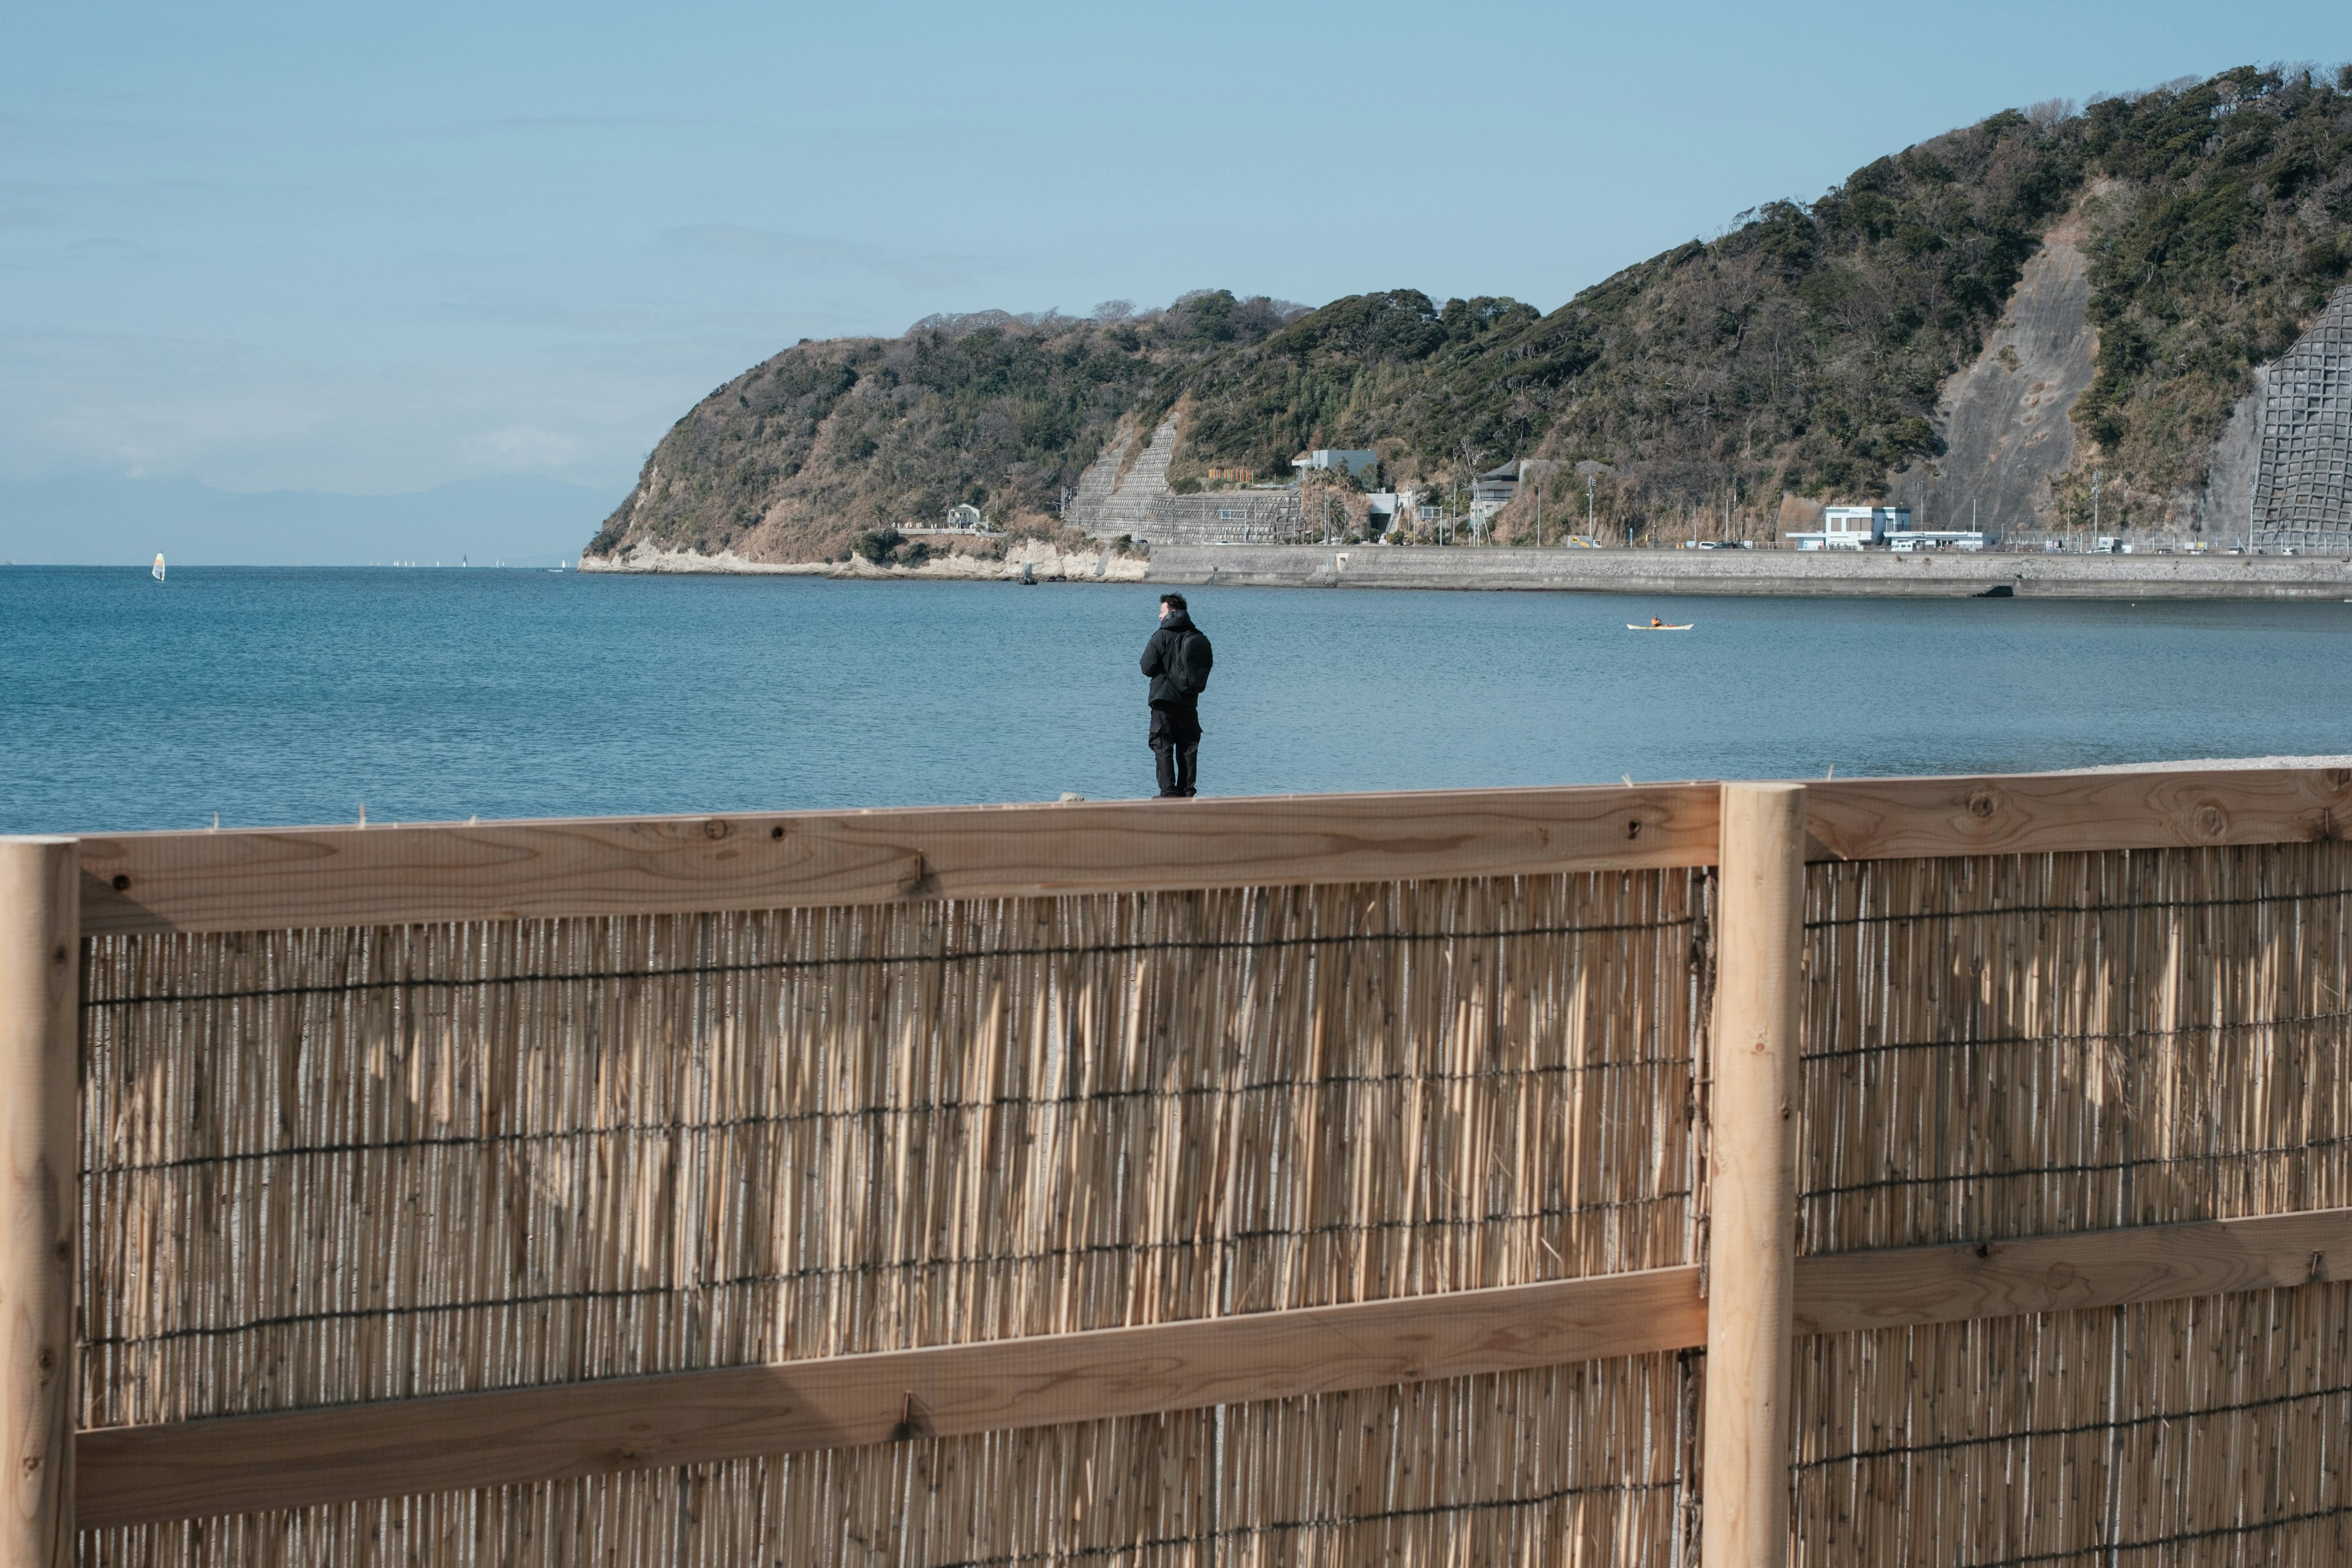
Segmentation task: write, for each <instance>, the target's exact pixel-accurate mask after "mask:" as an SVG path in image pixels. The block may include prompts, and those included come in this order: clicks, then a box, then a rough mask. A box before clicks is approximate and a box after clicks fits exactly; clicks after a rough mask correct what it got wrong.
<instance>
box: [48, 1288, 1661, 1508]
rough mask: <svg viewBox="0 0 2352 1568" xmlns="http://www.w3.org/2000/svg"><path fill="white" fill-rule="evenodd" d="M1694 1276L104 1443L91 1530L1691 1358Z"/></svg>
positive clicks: (467, 1401) (676, 1379) (1103, 1334)
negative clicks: (1680, 1350) (1661, 1352)
mask: <svg viewBox="0 0 2352 1568" xmlns="http://www.w3.org/2000/svg"><path fill="white" fill-rule="evenodd" d="M1705 1333H1706V1325H1705V1309H1704V1308H1703V1307H1702V1306H1701V1305H1700V1303H1699V1299H1698V1270H1697V1269H1696V1268H1659V1269H1651V1270H1645V1271H1643V1272H1641V1273H1634V1274H1622V1275H1612V1276H1608V1277H1604V1278H1601V1279H1575V1280H1566V1281H1561V1282H1559V1283H1554V1284H1547V1285H1528V1286H1521V1287H1517V1288H1513V1289H1496V1290H1473V1291H1466V1292H1462V1293H1459V1294H1454V1295H1445V1296H1428V1297H1419V1298H1413V1299H1410V1300H1393V1301H1378V1302H1368V1303H1363V1304H1359V1305H1351V1306H1343V1307H1328V1308H1318V1309H1309V1310H1298V1311H1286V1312H1266V1313H1260V1314H1255V1315H1252V1316H1248V1317H1240V1318H1226V1319H1219V1320H1214V1321H1206V1322H1188V1323H1171V1324H1166V1325H1161V1326H1157V1327H1150V1328H1134V1329H1110V1330H1104V1331H1097V1332H1092V1333H1079V1334H1066V1335H1058V1336H1054V1337H1051V1338H1040V1339H1028V1340H1012V1341H1003V1342H995V1343H988V1344H971V1345H950V1346H942V1347H940V1348H936V1349H930V1350H917V1351H899V1352H887V1353H883V1354H877V1355H859V1356H844V1357H839V1358H835V1359H831V1360H824V1361H811V1362H798V1363H788V1364H785V1365H781V1366H761V1367H745V1368H739V1369H734V1370H730V1371H721V1372H697V1373H674V1374H670V1375H667V1376H660V1377H643V1378H626V1379H616V1380H613V1381H608V1382H601V1383H585V1384H568V1385H564V1386H561V1387H554V1388H537V1389H525V1390H518V1391H515V1392H512V1393H501V1394H459V1395H452V1396H448V1397H445V1398H438V1399H416V1400H405V1401H401V1402H398V1403H393V1404H382V1405H356V1406H345V1407H341V1408H336V1409H327V1410H314V1411H304V1412H300V1413H296V1414H289V1415H249V1416H237V1417H229V1418H226V1419H221V1420H212V1421H197V1422H184V1423H178V1424H174V1425H170V1426H129V1427H115V1428H110V1429H106V1430H101V1431H95V1432H87V1433H84V1434H83V1435H82V1436H81V1438H80V1440H79V1459H80V1484H79V1494H78V1497H77V1507H78V1511H79V1520H80V1523H81V1526H82V1528H84V1529H104V1528H108V1527H110V1526H114V1525H122V1524H137V1523H143V1522H149V1521H160V1520H171V1519H191V1518H201V1517H205V1516H208V1515H215V1514H226V1513H241V1512H252V1511H257V1510H265V1509H278V1508H296V1507H302V1506H306V1505H309V1504H314V1503H326V1502H335V1501H341V1500H352V1499H360V1498H376V1497H395V1496H402V1495H405V1494H408V1493H413V1492H429V1491H446V1490H455V1489H466V1488H471V1487H483V1486H498V1485H502V1484H506V1483H510V1482H524V1481H534V1480H543V1479H554V1478H560V1477H564V1476H583V1475H595V1474H600V1473H604V1472H608V1471H614V1470H625V1469H641V1468H661V1467H666V1466H671V1465H686V1464H697V1463H702V1462H705V1461H709V1460H717V1459H727V1458H741V1457H745V1456H750V1455H755V1454H779V1453H788V1452H793V1451H795V1450H803V1449H811V1448H832V1447H850V1446H855V1445H860V1444H867V1443H883V1442H889V1441H893V1440H903V1439H906V1438H909V1437H916V1436H958V1435H961V1434H966V1433H973V1432H984V1431H992V1430H997V1429H1002V1428H1009V1427H1021V1426H1046V1425H1051V1424H1054V1423H1057V1422H1066V1421H1086V1420H1097V1419H1102V1418H1106V1417H1110V1416H1118V1415H1150V1414H1155V1413H1158V1412H1160V1411H1168V1410H1184V1409H1197V1408H1201V1407H1203V1406H1207V1405H1224V1404H1232V1403H1237V1402H1241V1401H1245V1400H1259V1399H1288V1398H1295V1397H1297V1396H1300V1395H1304V1394H1328V1393H1334V1392H1338V1391H1340V1390H1344V1389H1351V1388H1370V1387H1378V1386H1381V1385H1384V1384H1399V1383H1412V1382H1418V1381H1421V1380H1423V1379H1426V1378H1446V1377H1465V1376H1469V1375H1472V1374H1475V1373H1490V1372H1508V1371H1513V1370H1517V1369H1519V1368H1524V1367H1536V1366H1549V1365H1555V1364H1558V1363H1563V1362H1574V1361H1586V1360H1591V1359H1594V1358H1598V1357H1602V1356H1616V1355H1630V1354H1635V1353H1638V1352H1645V1351H1650V1350H1654V1349H1663V1348H1673V1347H1676V1346H1682V1345H1689V1344H1696V1343H1697V1342H1700V1340H1701V1339H1702V1338H1704V1336H1705Z"/></svg>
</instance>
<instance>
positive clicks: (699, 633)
mask: <svg viewBox="0 0 2352 1568" xmlns="http://www.w3.org/2000/svg"><path fill="white" fill-rule="evenodd" d="M1157 597H1158V594H1157V590H1155V589H1152V588H1148V587H1140V586H1135V587H1097V586H1081V585H1046V586H1043V587H1038V588H1034V589H1023V588H1015V587H1012V586H1009V585H1001V584H948V583H938V584H932V583H889V584H860V583H828V582H824V581H822V580H810V579H806V578H723V577H710V578H681V577H604V576H581V575H578V574H562V575H556V574H548V573H542V572H497V571H459V570H442V571H430V570H417V571H398V570H347V571H346V570H324V569H320V570H267V569H247V570H234V569H214V570H204V569H192V570H185V571H175V572H173V574H172V577H171V581H170V582H169V583H168V584H156V583H154V582H152V581H151V580H150V579H149V578H148V576H147V574H145V573H144V572H141V571H124V570H118V569H111V568H108V569H62V568H60V569H37V568H36V569H24V568H17V569H0V831H6V832H33V831H71V830H97V829H110V828H136V827H193V826H205V825H206V824H209V823H210V822H211V821H212V819H213V814H214V813H215V812H218V813H219V814H220V820H221V822H222V823H223V825H224V826H250V825H254V824H267V823H278V824H284V823H313V822H348V821H351V820H352V819H353V818H354V817H355V816H358V814H359V810H360V807H361V805H362V803H364V804H365V805H366V808H367V814H368V817H369V819H370V820H371V821H375V822H391V821H415V820H423V819H428V818H432V819H445V818H451V817H457V818H462V817H466V816H476V815H478V816H485V817H499V816H587V815H604V814H616V813H640V812H676V811H706V810H708V811H718V810H740V809H766V808H782V807H802V806H848V805H911V804H922V803H952V802H967V801H1010V800H1052V799H1054V798H1055V795H1058V794H1059V793H1060V792H1062V791H1064V790H1075V791H1077V792H1079V793H1082V794H1084V795H1087V796H1088V797H1090V798H1093V799H1107V798H1111V797H1116V796H1124V795H1147V794H1149V793H1150V789H1151V757H1150V752H1147V751H1146V750H1145V749H1144V744H1143V738H1144V721H1145V716H1144V710H1143V681H1142V679H1141V678H1140V677H1139V675H1138V673H1137V671H1136V659H1137V658H1138V656H1139V654H1140V652H1141V650H1142V646H1143V641H1144V638H1145V637H1147V636H1149V635H1150V630H1151V627H1152V625H1153V612H1154V608H1155V603H1156V600H1157ZM1191 598H1192V605H1193V614H1194V617H1195V619H1197V620H1198V621H1199V622H1200V624H1201V626H1202V629H1203V630H1205V631H1207V632H1208V633H1209V634H1210V636H1211V637H1213V639H1214V641H1215V644H1216V649H1217V668H1216V675H1215V678H1214V679H1213V681H1212V683H1211V685H1210V689H1209V693H1208V695H1207V697H1206V698H1205V699H1204V700H1203V701H1202V724H1203V727H1204V728H1205V730H1206V731H1207V739H1206V741H1205V742H1203V744H1202V753H1201V754H1202V786H1203V793H1204V794H1209V795H1256V794H1267V793H1275V792H1283V791H1297V790H1365V789H1393V788H1423V787H1434V786H1444V785H1466V784H1575V783H1594V782H1606V781H1612V780H1615V779H1617V778H1619V777H1620V776H1621V775H1625V774H1630V775H1632V776H1633V778H1635V779H1664V778H1675V779H1689V778H1710V777H1790V776H1816V777H1817V776H1819V775H1821V774H1822V773H1823V772H1824V771H1825V770H1826V769H1828V768H1830V767H1832V766H1834V767H1835V768H1836V769H1837V771H1838V773H1841V774H1848V773H1960V772H1993V771H2014V770H2030V769H2043V768H2063V767H2070V766H2079V765H2084V764H2090V763H2118V762H2134V761H2147V760H2155V759H2161V758H2168V757H2219V756H2242V755H2267V754H2273V753H2293V754H2301V753H2315V752H2352V605H2336V604H2325V605H2178V604H2173V605H2164V604H2153V603H2150V604H2143V605H2127V604H2120V603H2118V604H2072V605H2069V604H2050V603H2035V602H2031V601H2014V600H2011V601H2002V600H1950V601H1947V600H1915V601H1897V602H1877V603H1872V602H1864V601H1851V600H1828V599H1808V600H1798V599H1779V600H1774V599H1683V600H1675V599H1668V598H1656V599H1633V598H1619V597H1615V596H1608V595H1570V594H1499V593H1498V594H1434V593H1430V594H1420V593H1370V592H1360V593H1350V592H1336V591H1330V590H1315V589H1300V590H1271V589H1243V588H1234V589H1213V588H1212V589H1202V590H1199V591H1196V592H1194V593H1192V595H1191ZM1652 614H1657V615H1661V616H1665V617H1666V618H1668V619H1669V620H1676V621H1682V620H1688V621H1695V622H1696V623H1697V629H1696V630H1695V631H1691V632H1686V633H1681V634H1677V635H1674V636H1663V637H1662V636H1652V635H1647V634H1641V635H1637V634H1634V633H1631V632H1628V631H1626V630H1625V629H1624V627H1625V623H1626V622H1628V621H1631V620H1646V619H1647V618H1648V617H1649V616H1651V615H1652Z"/></svg>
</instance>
